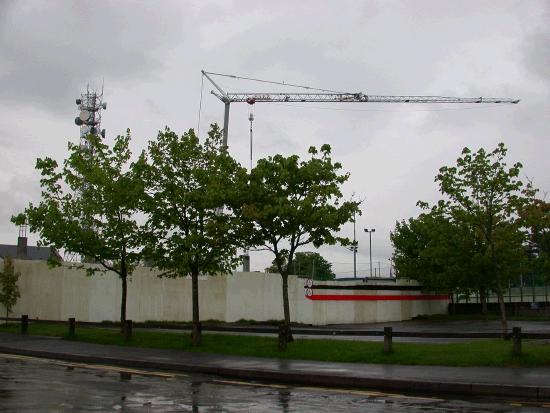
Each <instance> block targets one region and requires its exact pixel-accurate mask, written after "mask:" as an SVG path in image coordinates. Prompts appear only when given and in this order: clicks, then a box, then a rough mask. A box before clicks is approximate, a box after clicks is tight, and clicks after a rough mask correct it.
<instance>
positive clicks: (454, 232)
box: [390, 210, 488, 293]
mask: <svg viewBox="0 0 550 413" xmlns="http://www.w3.org/2000/svg"><path fill="white" fill-rule="evenodd" d="M390 238H391V241H392V244H393V247H394V254H393V261H394V265H395V267H396V269H397V273H398V276H399V277H405V278H410V279H415V280H418V281H419V282H421V283H422V285H423V287H424V289H426V290H436V291H444V292H449V293H450V292H454V293H458V292H468V291H470V290H479V289H480V288H487V286H486V285H484V283H485V281H486V278H484V277H480V276H479V274H483V273H485V272H486V271H487V265H488V263H487V260H486V259H485V258H484V257H483V255H482V254H480V247H479V243H477V242H476V239H475V237H474V236H473V234H472V231H471V229H470V228H469V227H468V226H464V225H459V224H457V223H456V222H453V221H451V220H450V219H449V218H447V217H445V216H444V215H442V214H441V213H440V212H439V211H437V210H433V211H430V212H428V213H423V214H421V215H420V216H419V217H418V218H410V219H409V220H408V221H402V222H397V223H396V227H395V230H394V231H393V232H392V233H391V234H390Z"/></svg>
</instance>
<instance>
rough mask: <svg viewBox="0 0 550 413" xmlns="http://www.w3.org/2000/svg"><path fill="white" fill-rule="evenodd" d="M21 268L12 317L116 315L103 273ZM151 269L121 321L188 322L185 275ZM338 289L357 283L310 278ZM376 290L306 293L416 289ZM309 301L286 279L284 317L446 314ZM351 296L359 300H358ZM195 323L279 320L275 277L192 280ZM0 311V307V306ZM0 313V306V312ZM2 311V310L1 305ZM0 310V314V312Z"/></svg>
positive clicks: (442, 305) (141, 273)
mask: <svg viewBox="0 0 550 413" xmlns="http://www.w3.org/2000/svg"><path fill="white" fill-rule="evenodd" d="M14 262H15V270H16V271H19V272H21V277H20V279H19V288H20V291H21V298H20V299H19V301H18V302H17V304H16V306H15V307H14V309H13V314H12V316H15V317H17V316H20V315H21V314H28V315H29V318H31V319H33V318H38V319H47V320H66V319H67V318H69V317H75V318H76V319H77V320H80V321H104V320H111V321H116V320H118V319H119V314H120V296H121V285H120V284H121V283H120V279H119V277H118V276H117V275H116V274H114V273H111V272H107V273H105V274H104V275H99V274H96V275H94V276H91V277H88V276H86V275H85V272H84V270H81V269H76V268H71V267H70V266H69V265H68V264H64V265H63V266H62V267H58V268H54V269H50V268H48V266H47V264H46V263H45V262H43V261H26V260H14ZM157 274H158V271H157V270H154V269H150V268H147V267H139V268H137V269H136V270H135V271H134V274H133V276H132V277H131V279H130V281H129V282H128V301H127V318H128V319H131V320H134V321H147V320H154V321H190V320H191V279H190V278H177V279H172V278H159V277H157ZM315 284H316V285H318V284H323V285H329V286H332V287H337V288H341V287H342V286H345V285H348V286H354V285H355V286H360V285H365V284H364V283H363V282H362V280H358V281H342V282H341V281H330V282H315ZM368 284H369V285H371V284H380V287H381V288H382V289H380V290H371V291H362V290H353V289H350V290H327V289H323V290H314V294H315V295H316V296H319V295H323V294H330V295H338V294H345V295H348V296H349V295H359V296H361V295H363V296H364V295H365V294H368V295H370V296H372V295H388V294H391V295H415V294H421V292H420V291H419V290H418V291H387V290H383V285H384V284H385V285H393V286H395V285H396V284H397V285H410V286H413V285H415V284H414V282H409V281H406V280H398V281H397V282H395V281H386V282H382V281H379V282H374V281H370V280H369V281H368ZM349 298H350V297H348V300H345V301H340V300H324V299H323V298H321V299H319V300H311V299H309V298H307V297H306V290H305V289H304V279H300V278H298V277H296V276H290V277H289V300H290V314H291V319H292V321H296V322H300V323H305V324H313V325H325V324H340V323H367V322H385V321H399V320H406V319H410V318H412V317H414V316H417V315H423V314H441V313H445V312H446V311H447V303H448V301H447V300H445V299H438V300H429V299H426V300H395V299H394V300H372V297H371V299H368V300H364V299H363V300H349ZM358 298H359V297H358ZM199 304H200V317H201V320H219V321H226V322H233V321H238V320H243V319H244V320H256V321H267V320H281V319H282V318H283V310H282V307H283V306H282V281H281V277H280V275H278V274H266V273H234V274H232V275H225V276H222V275H219V276H204V277H200V279H199ZM0 308H1V306H0ZM0 311H1V310H0ZM3 311H4V312H5V310H3ZM0 314H2V313H0Z"/></svg>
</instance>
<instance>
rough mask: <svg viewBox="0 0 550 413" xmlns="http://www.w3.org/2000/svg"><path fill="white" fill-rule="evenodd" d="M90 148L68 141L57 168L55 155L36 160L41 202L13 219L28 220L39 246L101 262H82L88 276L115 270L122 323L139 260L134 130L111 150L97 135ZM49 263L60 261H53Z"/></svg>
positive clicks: (139, 185) (139, 189)
mask: <svg viewBox="0 0 550 413" xmlns="http://www.w3.org/2000/svg"><path fill="white" fill-rule="evenodd" d="M88 142H89V146H88V147H84V146H80V145H76V144H73V143H69V145H68V149H69V157H68V158H67V159H66V160H65V161H64V162H63V167H62V168H59V165H58V163H57V162H56V161H55V160H53V159H51V158H44V159H38V160H37V161H36V169H37V170H39V171H40V174H41V175H42V178H41V180H40V184H41V186H42V200H41V201H40V203H39V205H37V206H35V205H33V204H30V205H29V206H28V207H27V208H26V209H25V211H24V212H23V213H21V214H19V215H18V216H15V217H12V221H13V222H14V223H16V224H21V223H23V222H24V221H25V219H26V220H27V221H28V224H29V227H30V230H31V232H35V233H38V234H39V235H40V243H41V244H49V245H53V246H55V247H56V248H58V249H61V248H63V249H65V251H68V252H72V253H76V254H79V255H81V256H82V257H83V258H84V259H85V260H87V261H91V262H95V263H99V264H100V266H87V267H85V266H83V265H78V267H79V268H84V269H85V270H86V272H87V274H88V275H92V274H94V273H96V272H105V271H107V270H110V271H113V272H115V273H116V274H118V275H119V276H120V278H121V279H122V282H123V297H122V304H121V321H124V319H125V317H126V314H125V312H126V296H125V294H126V288H125V286H126V278H127V277H128V276H129V275H131V274H132V271H133V269H134V267H135V265H136V264H138V263H139V261H140V260H141V256H142V255H141V240H140V236H139V229H140V228H139V225H138V223H137V221H136V218H135V216H136V213H137V205H138V201H139V199H140V194H141V193H142V191H143V189H142V186H143V185H142V183H141V181H140V180H139V179H137V178H136V175H135V174H134V172H133V170H132V167H131V165H129V162H130V156H131V152H130V149H129V143H130V131H129V130H128V131H127V134H126V135H125V136H118V137H117V138H116V139H115V143H114V145H113V147H112V148H109V146H108V145H107V144H105V143H103V142H102V140H101V138H99V137H98V136H95V135H89V136H88ZM50 264H51V265H54V266H55V265H60V263H59V262H57V261H50Z"/></svg>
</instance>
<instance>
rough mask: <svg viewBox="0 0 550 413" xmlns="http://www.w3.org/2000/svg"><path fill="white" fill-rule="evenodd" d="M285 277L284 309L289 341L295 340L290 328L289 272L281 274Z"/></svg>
mask: <svg viewBox="0 0 550 413" xmlns="http://www.w3.org/2000/svg"><path fill="white" fill-rule="evenodd" d="M281 277H282V278H283V310H284V314H285V321H284V324H285V326H286V331H288V335H287V341H288V342H291V341H294V337H292V331H291V330H290V305H289V303H288V274H281Z"/></svg>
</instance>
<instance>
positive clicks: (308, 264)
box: [266, 251, 336, 281]
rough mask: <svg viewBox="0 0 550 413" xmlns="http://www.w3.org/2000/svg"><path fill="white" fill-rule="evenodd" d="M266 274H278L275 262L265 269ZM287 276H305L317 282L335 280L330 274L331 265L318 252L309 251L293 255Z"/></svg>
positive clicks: (332, 274)
mask: <svg viewBox="0 0 550 413" xmlns="http://www.w3.org/2000/svg"><path fill="white" fill-rule="evenodd" d="M285 265H286V263H285ZM266 272H270V273H278V272H279V270H278V268H277V264H276V262H275V260H273V263H272V264H271V266H270V267H269V268H266ZM289 274H293V275H305V276H307V277H312V278H313V279H314V280H319V281H329V280H334V279H335V278H336V276H335V275H334V273H333V272H332V264H331V263H330V262H328V261H327V260H326V259H325V258H323V256H322V255H321V254H319V253H318V252H311V251H308V252H297V253H296V254H295V256H294V260H293V262H292V267H291V268H290V269H289Z"/></svg>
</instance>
